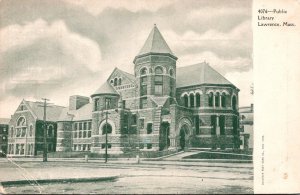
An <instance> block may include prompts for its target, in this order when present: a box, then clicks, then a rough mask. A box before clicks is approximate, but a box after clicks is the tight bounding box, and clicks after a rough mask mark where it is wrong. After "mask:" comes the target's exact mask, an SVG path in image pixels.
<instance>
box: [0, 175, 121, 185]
mask: <svg viewBox="0 0 300 195" xmlns="http://www.w3.org/2000/svg"><path fill="white" fill-rule="evenodd" d="M117 178H119V176H110V177H89V178H63V179H37V180H16V181H2V182H1V183H0V184H1V185H2V186H15V185H28V184H30V183H38V184H47V183H67V182H71V183H84V182H93V181H115V180H116V179H117Z"/></svg>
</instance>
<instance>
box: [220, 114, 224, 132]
mask: <svg viewBox="0 0 300 195" xmlns="http://www.w3.org/2000/svg"><path fill="white" fill-rule="evenodd" d="M219 126H220V134H221V135H225V116H224V115H221V116H220V117H219Z"/></svg>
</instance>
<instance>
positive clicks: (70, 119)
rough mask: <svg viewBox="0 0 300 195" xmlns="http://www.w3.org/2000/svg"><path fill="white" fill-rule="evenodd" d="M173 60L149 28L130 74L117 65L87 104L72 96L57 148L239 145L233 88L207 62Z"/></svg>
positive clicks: (117, 149) (59, 127)
mask: <svg viewBox="0 0 300 195" xmlns="http://www.w3.org/2000/svg"><path fill="white" fill-rule="evenodd" d="M177 59H178V58H177V57H176V56H175V54H174V53H173V52H172V51H171V49H170V48H169V46H168V45H167V43H166V41H165V40H164V38H163V37H162V35H161V33H160V32H159V30H158V28H157V27H156V26H154V28H153V29H152V31H151V33H150V35H149V36H148V38H147V40H146V42H145V44H144V46H143V47H142V49H141V50H140V52H139V53H138V55H137V56H136V57H135V58H134V60H133V64H134V65H133V70H134V71H133V72H134V73H133V74H130V73H127V72H124V71H122V70H120V69H118V68H115V69H114V71H113V72H112V73H111V75H110V76H109V77H108V78H107V80H106V82H104V83H103V84H102V85H101V86H100V88H99V89H98V90H96V91H95V92H94V93H93V94H92V95H91V102H90V101H89V98H88V97H83V96H71V97H70V100H69V102H70V104H69V107H68V108H64V109H63V111H62V113H61V115H60V117H59V118H58V120H57V132H58V137H57V151H74V150H75V151H91V152H95V153H104V152H105V147H106V146H107V148H108V150H109V152H110V153H122V152H126V150H130V149H131V148H136V147H138V148H140V150H147V151H159V150H165V149H170V150H171V149H185V148H190V147H195V148H213V149H217V148H221V149H225V148H239V147H240V145H239V144H240V135H239V112H238V100H239V99H238V97H239V96H238V93H239V89H238V88H237V87H235V86H234V85H233V84H232V83H231V82H230V81H228V80H227V79H225V78H224V77H223V76H222V75H221V74H219V73H218V72H217V71H216V70H214V69H213V68H212V67H211V66H209V64H208V63H206V62H203V63H199V64H195V65H190V66H185V67H177V66H176V61H177ZM106 134H107V140H108V141H107V145H106Z"/></svg>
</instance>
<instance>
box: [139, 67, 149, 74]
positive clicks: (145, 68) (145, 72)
mask: <svg viewBox="0 0 300 195" xmlns="http://www.w3.org/2000/svg"><path fill="white" fill-rule="evenodd" d="M148 72H149V70H148V68H147V67H146V66H143V67H141V68H140V70H139V73H140V76H142V75H147V74H148Z"/></svg>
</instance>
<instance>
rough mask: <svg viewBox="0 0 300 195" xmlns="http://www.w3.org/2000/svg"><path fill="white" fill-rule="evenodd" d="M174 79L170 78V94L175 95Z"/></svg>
mask: <svg viewBox="0 0 300 195" xmlns="http://www.w3.org/2000/svg"><path fill="white" fill-rule="evenodd" d="M175 88H176V87H175V80H174V79H172V78H170V96H171V97H172V96H173V97H174V96H175Z"/></svg>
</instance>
